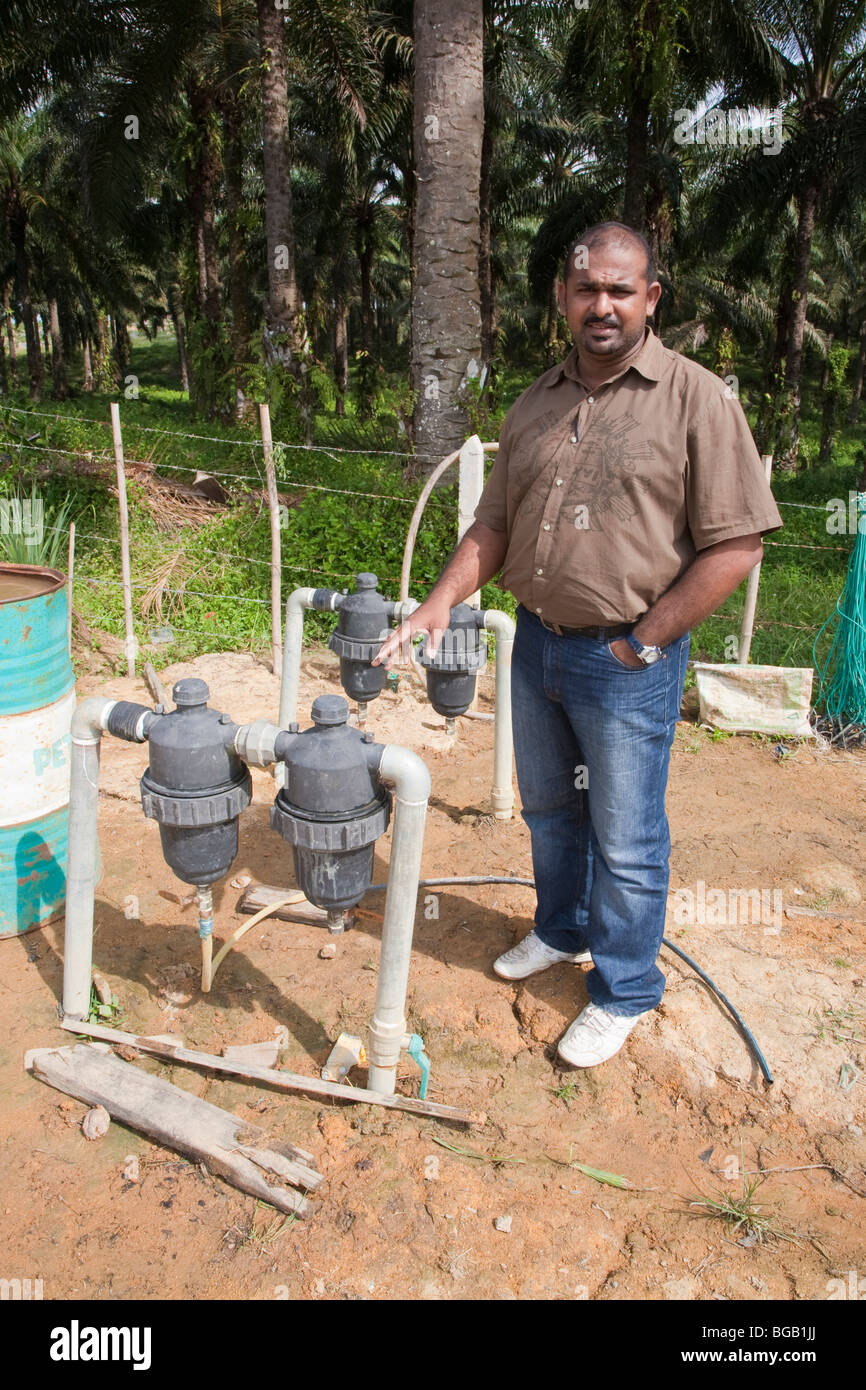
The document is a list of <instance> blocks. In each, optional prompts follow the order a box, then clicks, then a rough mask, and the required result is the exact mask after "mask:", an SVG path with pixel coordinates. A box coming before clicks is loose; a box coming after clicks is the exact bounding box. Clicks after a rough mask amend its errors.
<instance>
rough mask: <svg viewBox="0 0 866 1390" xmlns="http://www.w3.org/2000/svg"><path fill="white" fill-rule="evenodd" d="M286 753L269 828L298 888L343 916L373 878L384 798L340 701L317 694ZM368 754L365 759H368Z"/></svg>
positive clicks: (385, 814)
mask: <svg viewBox="0 0 866 1390" xmlns="http://www.w3.org/2000/svg"><path fill="white" fill-rule="evenodd" d="M311 713H312V717H313V721H314V723H313V728H312V729H305V730H304V731H303V733H301V734H299V735H298V737H297V738H295V739H294V740H293V742H292V746H291V748H290V749H289V751H288V752H287V754H286V759H285V763H286V785H285V786H284V787H283V788H282V789H281V791H280V792H279V793H278V794H277V798H276V800H275V802H274V804H273V807H272V808H271V825H272V826H273V828H274V829H275V830H276V831H277V832H278V833H279V834H280V835H281V836H282V838H283V839H284V840H286V841H287V842H288V843H289V844H290V845H291V846H292V849H293V852H294V859H295V876H296V878H297V882H298V887H299V888H300V889H301V890H302V892H303V893H304V894H305V896H306V897H307V898H308V899H309V900H310V902H311V903H315V905H316V906H317V907H321V908H324V909H326V910H327V911H329V912H345V911H346V910H347V909H348V908H350V907H354V906H355V905H356V903H359V902H360V901H361V899H362V898H363V896H364V894H365V893H366V892H367V889H368V888H369V886H370V884H371V882H372V880H373V855H374V852H375V841H376V840H377V839H378V837H379V836H380V835H381V834H382V833H383V831H384V830H386V829H387V826H388V821H389V819H390V815H391V794H390V792H389V791H388V790H387V788H385V787H383V786H382V785H381V784H380V783H379V781H378V779H377V777H376V774H375V764H376V759H375V752H374V750H375V748H376V745H372V747H371V740H369V739H368V738H366V737H365V736H364V735H363V734H362V733H361V732H360V731H359V730H358V729H354V728H351V727H350V726H349V724H348V723H347V722H346V721H347V719H348V717H349V706H348V704H347V702H346V701H345V700H344V699H343V697H342V696H341V695H320V696H319V697H318V699H316V700H314V702H313V708H312V711H311ZM371 754H372V756H371Z"/></svg>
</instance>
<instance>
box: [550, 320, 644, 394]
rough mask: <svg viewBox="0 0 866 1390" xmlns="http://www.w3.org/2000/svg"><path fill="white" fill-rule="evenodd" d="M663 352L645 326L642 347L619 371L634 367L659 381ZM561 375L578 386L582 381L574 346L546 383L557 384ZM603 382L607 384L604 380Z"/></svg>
mask: <svg viewBox="0 0 866 1390" xmlns="http://www.w3.org/2000/svg"><path fill="white" fill-rule="evenodd" d="M663 352H664V348H663V347H662V344H661V342H660V340H659V339H658V338H657V337H656V335H655V333H653V331H652V329H651V328H650V327H649V326H647V330H646V338H645V339H644V345H643V347H642V348H641V350H640V352H639V353H638V355H637V357H635V359H634V361H633V362H629V364H628V366H627V367H626V369H625V371H624V372H621V373H620V375H621V376H626V375H627V374H628V372H630V371H631V370H632V368H634V370H635V371H636V372H640V374H641V376H642V377H645V379H646V380H647V381H660V380H661V375H662V353H663ZM563 377H568V379H569V381H574V382H576V383H577V384H578V385H579V386H580V385H582V382H581V381H580V378H579V376H578V366H577V348H576V347H573V348H572V349H571V352H570V353H569V354H568V356H567V357H566V359H565V361H564V362H561V363H560V364H559V371H558V372H557V374H556V376H555V377H553V379H552V380H551V381H549V382H548V383H547V384H548V386H558V385H559V384H560V382H561V381H562V379H563ZM611 379H612V380H613V381H616V380H617V379H618V378H617V377H613V378H611ZM603 384H604V385H607V383H606V382H605V383H603Z"/></svg>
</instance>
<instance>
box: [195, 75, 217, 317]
mask: <svg viewBox="0 0 866 1390" xmlns="http://www.w3.org/2000/svg"><path fill="white" fill-rule="evenodd" d="M188 96H189V104H190V112H191V115H192V119H193V122H194V123H195V125H196V127H197V129H198V134H199V156H198V162H197V164H196V168H195V172H194V174H193V183H192V189H191V191H190V205H191V209H192V215H193V222H194V226H195V242H196V259H197V262H198V282H199V299H200V307H201V311H202V313H203V315H204V317H205V319H206V320H207V323H208V325H209V326H210V328H211V330H216V329H217V327H218V325H219V323H220V320H221V317H222V285H221V283H220V276H219V255H218V252H217V239H216V213H215V204H216V200H217V197H218V196H219V186H220V179H221V175H222V164H221V161H220V156H219V150H218V148H217V144H216V139H215V132H214V98H213V93H212V92H211V91H210V90H209V89H208V88H206V87H203V86H201V85H200V84H199V83H198V82H191V83H190V86H189V91H188Z"/></svg>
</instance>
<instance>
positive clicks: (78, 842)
mask: <svg viewBox="0 0 866 1390" xmlns="http://www.w3.org/2000/svg"><path fill="white" fill-rule="evenodd" d="M116 704H117V701H116V700H106V699H100V698H99V697H95V698H92V699H87V700H82V701H81V702H80V704H79V705H78V707H77V708H76V710H75V713H74V714H73V716H72V749H71V753H70V765H71V770H70V786H69V855H68V860H67V867H66V929H65V934H64V946H63V1015H64V1017H65V1018H72V1019H84V1018H86V1017H87V1015H88V1013H89V1011H90V982H91V974H92V970H93V898H94V894H95V891H96V877H97V856H98V854H99V841H98V839H97V831H96V812H97V803H98V800H99V747H100V742H101V739H102V733H103V730H105V729H106V728H107V727H108V716H109V714H110V713H111V711H112V710H113V709H114V706H115V705H116Z"/></svg>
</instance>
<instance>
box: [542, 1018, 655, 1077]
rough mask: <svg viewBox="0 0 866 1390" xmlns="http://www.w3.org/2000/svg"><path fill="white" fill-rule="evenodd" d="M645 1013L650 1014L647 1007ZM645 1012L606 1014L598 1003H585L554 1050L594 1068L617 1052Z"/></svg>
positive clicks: (578, 1064)
mask: <svg viewBox="0 0 866 1390" xmlns="http://www.w3.org/2000/svg"><path fill="white" fill-rule="evenodd" d="M646 1012H647V1013H652V1012H653V1010H652V1009H648V1010H647V1011H646ZM642 1018H646V1013H642V1014H630V1015H628V1016H627V1017H625V1018H624V1017H623V1016H622V1015H621V1014H609V1013H608V1012H607V1010H606V1009H600V1008H599V1007H598V1005H597V1004H587V1006H586V1008H585V1009H584V1010H583V1012H582V1013H580V1014H578V1016H577V1018H576V1019H575V1020H574V1022H573V1023H572V1024H571V1026H570V1028H568V1029H567V1031H566V1032H565V1033H564V1034H563V1035H562V1037H561V1038H560V1040H559V1046H558V1047H557V1049H556V1050H557V1052H558V1053H559V1055H560V1057H561V1058H562V1059H563V1061H565V1062H569V1063H570V1064H571V1066H573V1067H597V1066H598V1064H599V1062H607V1061H608V1060H609V1059H610V1058H611V1057H614V1056H616V1054H617V1052H619V1050H620V1048H621V1047H622V1045H623V1043H624V1042H625V1040H626V1038H627V1037H628V1035H629V1033H630V1032H631V1030H632V1028H634V1026H635V1024H636V1023H637V1022H638V1021H639V1020H640V1019H642Z"/></svg>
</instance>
